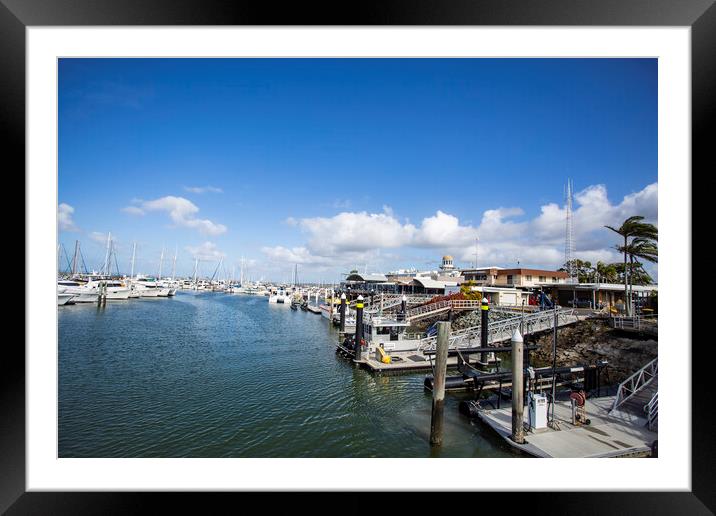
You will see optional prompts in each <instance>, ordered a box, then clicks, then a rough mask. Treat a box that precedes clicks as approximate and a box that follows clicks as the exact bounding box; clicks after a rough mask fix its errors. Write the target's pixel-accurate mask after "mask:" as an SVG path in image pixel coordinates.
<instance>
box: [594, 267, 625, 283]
mask: <svg viewBox="0 0 716 516" xmlns="http://www.w3.org/2000/svg"><path fill="white" fill-rule="evenodd" d="M617 265H620V264H613V263H604V262H597V265H596V267H594V272H595V275H596V279H595V281H599V282H600V283H617V282H618V281H619V273H618V272H617Z"/></svg>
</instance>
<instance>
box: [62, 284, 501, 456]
mask: <svg viewBox="0 0 716 516" xmlns="http://www.w3.org/2000/svg"><path fill="white" fill-rule="evenodd" d="M60 308H61V310H58V311H59V343H58V346H59V400H58V401H59V439H58V440H59V443H58V444H59V455H60V456H61V457H430V456H437V457H499V456H514V454H513V453H512V452H511V450H510V448H509V446H507V445H506V444H505V443H503V442H502V441H501V439H499V437H496V436H494V435H493V434H491V433H490V431H489V430H488V429H484V428H482V427H481V426H480V425H479V424H478V425H475V424H473V423H471V422H469V421H468V420H467V419H466V418H465V417H464V416H462V415H460V414H459V412H458V403H459V401H460V399H462V398H461V397H460V396H453V395H452V394H451V395H448V397H447V398H446V405H445V434H444V443H443V445H442V446H441V447H440V448H439V449H432V450H431V448H430V445H429V442H428V441H429V432H430V409H431V398H430V395H429V394H426V392H425V391H424V390H423V379H424V374H423V373H420V374H410V375H400V376H372V375H371V374H369V373H367V372H366V371H363V370H361V369H359V368H357V367H356V366H355V365H354V364H352V363H351V362H349V361H346V360H344V359H342V358H340V357H338V356H336V354H335V348H334V345H335V342H336V341H337V339H338V334H337V332H336V331H335V329H334V328H332V327H329V326H328V324H327V321H326V320H325V318H323V317H321V316H320V315H316V314H312V313H310V312H306V311H302V310H298V311H294V310H291V309H290V308H289V307H287V306H276V305H269V303H268V302H267V300H266V299H265V298H261V297H251V296H236V295H226V294H216V293H209V292H205V293H194V292H179V293H178V294H177V296H175V297H174V298H169V299H166V298H162V299H141V298H140V299H135V300H129V301H108V302H107V305H106V306H105V307H102V308H101V309H99V310H98V309H97V306H96V305H92V306H86V305H75V306H66V307H60Z"/></svg>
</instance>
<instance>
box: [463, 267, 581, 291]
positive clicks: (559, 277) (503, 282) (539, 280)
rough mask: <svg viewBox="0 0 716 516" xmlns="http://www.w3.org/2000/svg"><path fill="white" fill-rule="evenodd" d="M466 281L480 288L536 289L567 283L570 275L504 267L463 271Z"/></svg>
mask: <svg viewBox="0 0 716 516" xmlns="http://www.w3.org/2000/svg"><path fill="white" fill-rule="evenodd" d="M462 276H463V277H464V278H465V281H474V282H475V284H477V285H480V286H504V287H520V288H525V287H527V288H534V287H541V286H542V285H544V284H548V285H554V284H561V283H565V282H566V281H567V278H569V274H567V273H566V272H563V271H550V270H543V269H503V268H502V267H483V268H479V269H463V270H462Z"/></svg>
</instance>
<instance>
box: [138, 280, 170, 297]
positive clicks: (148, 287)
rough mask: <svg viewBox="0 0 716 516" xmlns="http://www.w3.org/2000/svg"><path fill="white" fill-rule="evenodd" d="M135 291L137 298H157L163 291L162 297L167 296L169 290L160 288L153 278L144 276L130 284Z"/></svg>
mask: <svg viewBox="0 0 716 516" xmlns="http://www.w3.org/2000/svg"><path fill="white" fill-rule="evenodd" d="M132 283H133V286H134V288H135V290H136V291H137V292H139V297H158V296H160V295H161V292H162V291H164V292H165V293H164V296H166V295H168V292H169V289H163V288H160V287H159V285H157V281H156V280H155V279H154V278H147V277H144V276H141V277H137V278H135V279H134V281H133V282H132Z"/></svg>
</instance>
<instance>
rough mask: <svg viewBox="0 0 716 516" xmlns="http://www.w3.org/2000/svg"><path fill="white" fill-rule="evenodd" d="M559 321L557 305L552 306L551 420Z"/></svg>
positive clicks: (555, 394)
mask: <svg viewBox="0 0 716 516" xmlns="http://www.w3.org/2000/svg"><path fill="white" fill-rule="evenodd" d="M558 321H559V314H557V307H556V306H555V307H554V331H553V335H552V410H551V412H552V414H551V416H552V417H551V420H552V421H554V403H555V401H556V396H557V374H556V373H555V371H556V370H557V326H558Z"/></svg>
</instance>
